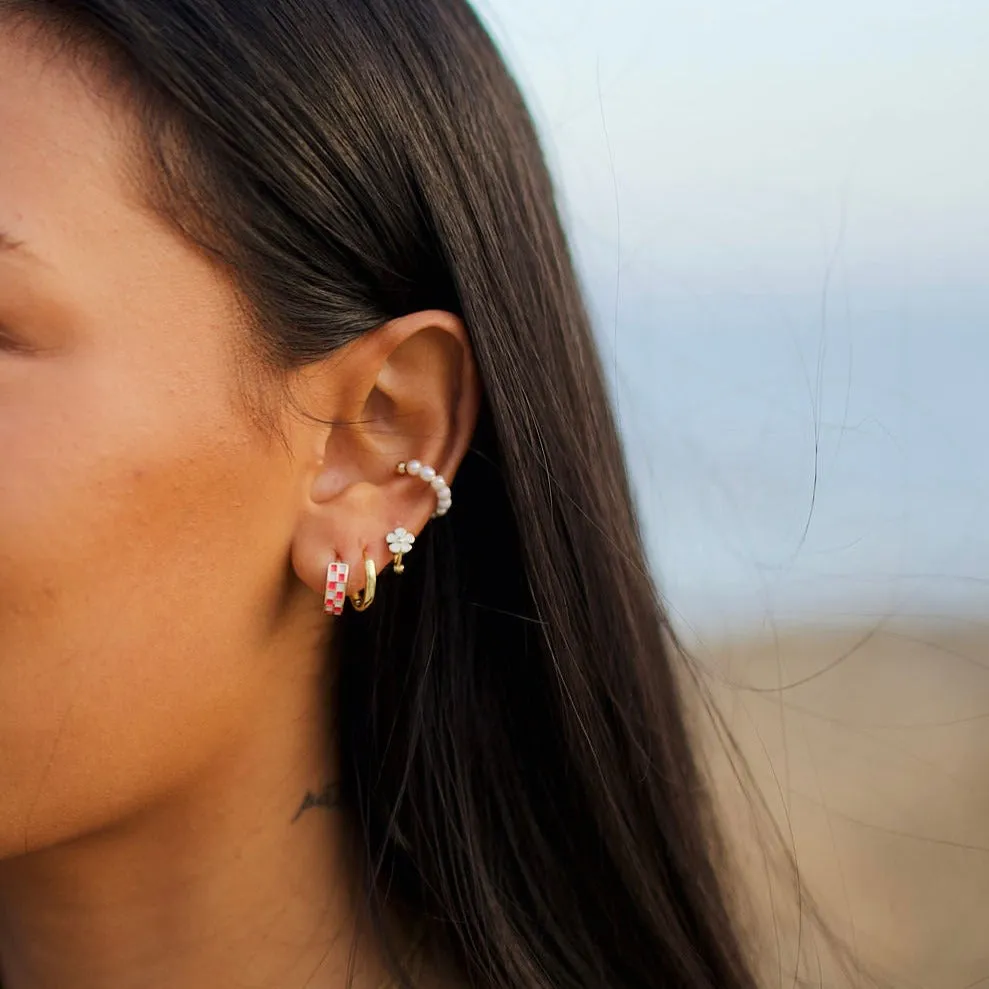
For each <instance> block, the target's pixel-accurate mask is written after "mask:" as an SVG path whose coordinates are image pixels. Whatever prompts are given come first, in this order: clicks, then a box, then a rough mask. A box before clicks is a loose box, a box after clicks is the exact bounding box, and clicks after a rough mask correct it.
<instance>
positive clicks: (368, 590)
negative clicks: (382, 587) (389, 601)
mask: <svg viewBox="0 0 989 989" xmlns="http://www.w3.org/2000/svg"><path fill="white" fill-rule="evenodd" d="M364 575H365V581H364V589H363V590H360V591H358V592H357V593H356V594H351V595H350V603H351V604H352V605H353V606H354V610H355V611H367V609H368V608H370V607H371V605H372V604H373V602H374V588H375V585H376V584H377V582H378V573H377V570H375V567H374V560H372V559H371V558H370V557H369V556H368V555H367V550H364Z"/></svg>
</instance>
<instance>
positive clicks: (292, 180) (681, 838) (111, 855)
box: [0, 0, 755, 989]
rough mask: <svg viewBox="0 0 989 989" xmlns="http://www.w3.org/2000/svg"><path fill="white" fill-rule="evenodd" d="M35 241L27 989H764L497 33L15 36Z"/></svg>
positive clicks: (24, 903) (11, 581)
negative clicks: (741, 930)
mask: <svg viewBox="0 0 989 989" xmlns="http://www.w3.org/2000/svg"><path fill="white" fill-rule="evenodd" d="M0 231H2V249H0V340H2V349H0V455H2V461H3V470H2V473H0V520H2V526H0V643H2V664H0V697H2V698H3V702H2V722H0V725H2V735H0V741H2V763H0V764H2V771H3V794H4V801H3V817H2V825H0V844H2V862H0V905H2V911H0V918H2V919H0V966H2V978H3V985H4V987H6V989H33V987H42V986H43V987H59V989H76V987H97V986H99V987H114V989H125V987H142V989H157V987H164V986H169V987H174V986H182V987H183V989H196V987H206V986H209V987H226V986H252V987H278V989H291V987H296V986H298V987H302V986H307V987H310V989H313V987H316V989H321V987H331V986H332V987H338V986H343V985H352V986H354V987H355V989H372V987H377V986H382V985H404V986H412V985H415V986H468V985H470V986H486V987H519V989H522V987H525V989H543V987H546V989H548V987H582V989H583V987H605V986H606V987H645V986H662V987H673V986H677V987H690V989H699V987H717V989H732V987H738V989H741V987H748V986H752V985H754V984H755V980H754V977H753V976H752V974H751V972H750V969H749V968H748V967H747V964H748V963H747V961H746V956H747V952H746V950H745V949H744V948H743V946H742V939H741V936H740V935H739V934H738V933H737V927H736V923H735V920H734V919H733V917H732V916H731V911H730V909H729V906H728V893H727V891H726V888H725V886H726V884H725V882H724V881H723V877H722V875H721V872H720V870H719V866H718V861H719V859H718V855H717V853H716V849H717V842H716V836H715V834H714V832H713V830H712V829H711V828H710V827H709V825H708V820H709V814H708V807H707V802H706V798H705V797H704V796H703V790H702V787H701V786H700V776H699V773H698V771H697V770H696V768H695V754H694V753H693V751H692V748H691V745H690V742H689V740H688V732H687V730H686V727H685V716H684V711H683V708H682V704H681V700H680V694H679V692H678V687H677V670H676V664H675V662H674V653H673V651H672V650H671V649H670V645H669V642H670V641H671V640H670V637H669V635H668V632H667V627H666V622H665V618H664V616H663V613H662V611H661V609H660V606H659V604H658V602H657V595H656V592H655V590H654V588H653V586H652V584H651V582H650V579H649V577H648V576H647V571H646V563H645V559H644V556H643V550H642V546H641V541H640V537H639V533H638V528H637V523H636V518H635V513H634V511H633V505H632V499H631V497H630V494H629V487H628V482H627V479H626V474H625V468H624V465H623V459H622V453H621V449H620V445H619V439H618V436H617V433H616V429H615V424H614V421H613V419H612V416H611V413H610V411H609V405H608V400H607V396H606V389H605V385H604V383H603V379H602V374H601V370H600V367H599V363H598V356H597V354H596V352H595V349H594V346H593V343H592V337H591V332H590V329H589V321H588V315H587V312H586V309H585V306H584V301H583V299H582V296H581V290H580V286H579V285H578V280H577V278H576V276H575V273H574V268H573V264H572V260H571V256H570V253H569V249H568V244H567V242H566V240H565V237H564V234H563V232H562V230H561V224H560V219H559V216H558V213H557V210H556V206H555V204H554V191H553V187H552V185H551V182H550V178H549V175H548V173H547V169H546V166H545V164H544V160H543V157H542V154H541V151H540V147H539V144H538V142H537V137H536V134H535V133H534V129H533V125H532V122H531V120H530V117H529V116H528V114H527V111H526V108H525V106H524V104H523V101H522V99H521V97H520V95H519V92H518V90H517V89H516V86H515V84H514V83H513V81H512V79H511V78H510V76H509V74H508V72H507V71H506V69H505V66H504V65H503V63H502V61H501V59H500V57H499V55H498V53H497V51H496V49H495V47H494V46H493V45H492V43H491V41H490V39H489V37H488V36H487V35H486V34H485V32H484V30H483V29H482V27H481V25H480V23H479V21H478V20H477V19H476V17H475V15H474V14H473V13H472V11H471V10H470V9H469V7H468V6H467V4H466V3H464V2H462V0H333V2H330V0H167V2H165V0H0ZM437 475H438V476H437ZM401 530H404V531H401ZM347 602H349V603H347Z"/></svg>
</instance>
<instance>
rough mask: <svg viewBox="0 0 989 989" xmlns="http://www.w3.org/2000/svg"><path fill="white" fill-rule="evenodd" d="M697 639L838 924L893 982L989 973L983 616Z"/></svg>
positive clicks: (988, 709) (971, 978)
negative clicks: (980, 619) (720, 639)
mask: <svg viewBox="0 0 989 989" xmlns="http://www.w3.org/2000/svg"><path fill="white" fill-rule="evenodd" d="M690 649H691V653H692V655H693V656H694V657H695V658H696V659H697V660H698V662H700V663H701V665H702V666H703V667H705V668H706V669H709V670H711V671H712V672H713V673H714V680H715V696H716V699H717V701H718V703H719V705H720V706H721V708H722V710H724V711H725V712H726V715H727V717H728V720H729V722H730V724H731V726H732V730H733V732H734V733H735V735H736V737H737V738H738V740H739V742H740V743H741V745H742V747H743V749H744V751H745V753H746V756H747V758H748V760H749V763H750V765H751V767H752V769H753V771H754V773H755V775H756V776H757V777H758V780H759V783H760V786H761V787H762V788H763V790H764V792H765V793H766V796H767V799H768V800H769V802H770V804H771V805H772V809H773V811H774V813H775V814H776V815H777V817H778V819H779V820H780V821H782V822H783V826H784V827H785V828H787V827H789V826H792V829H793V840H794V846H795V848H796V851H797V855H798V861H799V864H800V867H801V870H802V873H803V876H804V878H805V879H806V881H807V882H808V884H809V886H810V888H811V890H812V891H813V892H814V893H815V895H816V896H817V897H818V898H819V900H820V902H821V903H822V905H823V906H824V907H825V909H826V913H827V916H828V917H829V919H830V920H831V921H832V923H833V925H834V927H835V929H836V930H837V932H838V933H839V934H840V935H841V936H842V937H843V938H844V939H845V940H847V941H848V942H849V943H850V944H852V945H853V946H855V947H857V949H858V951H859V953H860V954H861V955H862V956H863V957H865V958H867V959H869V960H870V961H874V962H878V963H879V964H880V965H882V966H883V968H884V970H885V974H887V975H888V976H889V977H890V978H891V979H892V980H893V984H895V985H898V986H924V987H930V989H976V987H983V986H985V987H989V624H982V623H978V622H974V621H973V622H969V623H965V622H959V621H957V620H956V621H954V622H952V623H950V624H949V623H946V622H936V621H930V622H927V623H925V625H923V626H921V625H919V624H917V623H913V624H912V625H907V624H906V623H904V622H902V621H900V622H891V621H888V622H886V623H884V624H882V625H877V626H876V627H873V628H869V627H867V628H863V629H860V630H856V631H835V630H833V629H832V630H827V629H821V630H817V631H815V630H813V629H801V630H799V631H779V632H777V633H775V634H773V633H771V632H769V633H765V634H760V635H755V636H751V637H737V638H735V639H733V640H732V641H730V642H722V643H713V642H710V641H708V642H705V643H702V644H699V645H697V644H693V643H691V644H690ZM781 686H782V687H783V689H782V690H781V689H780V687H781ZM737 813H738V812H737V810H735V811H733V810H729V811H728V816H729V820H730V821H731V822H734V821H736V820H738V818H737V817H733V816H732V815H734V814H737ZM787 818H789V822H790V824H789V825H788V824H787ZM738 830H739V833H740V834H741V833H743V830H744V829H743V828H741V827H739V829H738ZM750 857H751V862H750V864H751V865H753V866H754V867H755V868H756V871H757V872H758V869H759V866H758V862H759V856H758V854H753V855H751V856H750ZM790 973H791V975H790V979H788V980H787V981H786V982H785V983H784V984H785V985H790V984H791V982H792V968H791V969H790Z"/></svg>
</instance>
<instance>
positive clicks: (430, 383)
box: [292, 309, 481, 596]
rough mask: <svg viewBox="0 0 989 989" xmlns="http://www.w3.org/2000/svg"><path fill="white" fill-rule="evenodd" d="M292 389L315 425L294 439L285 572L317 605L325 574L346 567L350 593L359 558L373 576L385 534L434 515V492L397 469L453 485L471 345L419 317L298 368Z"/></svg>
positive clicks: (467, 403) (462, 335)
mask: <svg viewBox="0 0 989 989" xmlns="http://www.w3.org/2000/svg"><path fill="white" fill-rule="evenodd" d="M300 383H301V384H302V389H303V392H304V394H303V395H302V396H300V397H301V400H302V401H303V402H304V403H305V409H306V411H308V412H310V413H312V414H313V415H314V416H316V415H318V417H319V419H320V420H324V421H323V422H320V423H319V426H318V427H317V426H313V427H311V429H309V430H307V431H306V432H305V438H304V440H303V444H304V445H303V454H302V456H301V457H300V458H299V463H300V467H301V468H302V472H301V483H302V488H303V490H302V492H301V494H302V499H301V508H300V513H299V520H298V525H297V527H296V531H295V533H294V538H293V545H292V562H293V566H294V568H295V571H296V574H297V575H298V577H299V578H300V580H302V581H303V582H304V583H305V584H307V585H308V586H309V587H311V588H312V589H313V590H314V591H316V592H317V593H318V594H319V595H320V596H322V594H323V590H324V584H325V580H326V568H327V565H328V564H329V563H330V562H332V561H334V560H339V561H341V562H344V563H347V564H349V565H350V574H351V579H350V584H349V586H348V588H347V591H348V593H354V592H355V591H357V590H360V589H361V588H362V587H363V586H364V553H365V552H366V553H367V556H368V558H369V559H371V560H372V561H373V562H374V565H375V568H376V569H377V570H378V571H379V572H380V571H381V570H383V569H384V568H385V567H386V565H387V564H388V563H389V562H390V561H391V559H392V555H393V554H392V553H391V552H390V550H389V548H388V542H387V539H386V536H387V535H388V533H389V532H392V531H394V530H395V529H396V528H398V527H402V528H404V529H406V530H407V531H409V532H410V533H412V534H413V536H415V535H418V534H419V533H420V532H421V531H422V529H423V528H424V527H425V526H426V525H427V524H428V523H429V521H430V516H431V515H432V513H433V512H434V511H435V510H436V507H437V491H436V490H435V488H434V487H433V486H432V485H431V484H429V483H424V479H421V478H419V477H416V476H411V475H409V474H407V473H405V474H401V473H399V472H398V470H397V467H398V464H399V463H403V462H409V461H413V460H417V461H419V462H420V463H422V464H423V465H428V466H430V467H432V468H433V469H434V470H435V471H436V473H437V474H439V475H441V476H442V477H443V478H444V479H445V480H446V482H447V484H452V483H453V479H454V477H455V475H456V472H457V469H458V467H459V465H460V463H461V461H462V460H463V458H464V455H465V454H466V452H467V449H468V447H469V445H470V442H471V438H472V436H473V434H474V429H475V426H476V424H477V416H478V411H479V409H480V404H481V386H480V381H479V378H478V374H477V369H476V366H475V363H474V358H473V354H472V351H471V347H470V341H469V339H468V336H467V332H466V329H465V328H464V325H463V322H462V320H461V319H460V318H459V317H457V316H455V315H453V314H452V313H449V312H445V311H443V310H434V309H430V310H423V311H421V312H416V313H411V314H409V315H407V316H402V317H400V318H398V319H395V320H391V321H389V322H388V323H385V324H384V325H383V326H381V327H379V328H378V329H376V330H372V331H371V332H369V333H367V334H365V335H364V336H363V337H361V338H359V339H358V340H356V341H354V342H353V343H351V344H348V345H347V346H346V347H344V348H343V349H342V351H340V352H337V353H335V354H333V355H331V356H330V357H327V358H326V359H325V360H324V361H321V362H319V363H318V364H316V365H309V366H308V367H307V368H306V369H305V370H304V372H303V373H302V378H300ZM327 422H332V423H333V425H327ZM310 451H311V452H310ZM313 454H315V456H313ZM307 456H308V463H307V462H306V460H307ZM434 524H442V520H441V519H440V518H438V519H436V521H435V522H434Z"/></svg>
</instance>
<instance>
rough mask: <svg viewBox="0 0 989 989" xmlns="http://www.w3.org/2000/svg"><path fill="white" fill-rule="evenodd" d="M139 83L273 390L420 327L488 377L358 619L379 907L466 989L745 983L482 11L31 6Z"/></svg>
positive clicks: (631, 547)
mask: <svg viewBox="0 0 989 989" xmlns="http://www.w3.org/2000/svg"><path fill="white" fill-rule="evenodd" d="M2 6H3V7H4V8H6V9H7V10H8V11H9V10H12V9H14V10H18V11H20V12H22V13H27V14H28V15H29V16H30V17H32V18H34V19H37V20H38V21H39V23H42V24H44V25H46V27H47V29H50V30H51V31H53V32H54V35H53V36H61V37H62V38H63V39H69V38H74V39H77V40H78V39H85V40H88V41H97V42H98V43H99V44H98V46H97V48H95V49H94V48H93V47H92V46H89V47H88V49H87V50H89V51H90V52H93V51H96V52H98V57H99V58H100V59H105V60H106V61H107V62H108V63H111V62H112V64H113V66H114V67H115V69H116V70H117V75H118V76H119V78H121V79H124V80H126V84H127V87H128V90H129V95H130V97H131V98H132V100H133V102H134V105H135V107H136V108H137V110H138V111H139V113H138V117H139V119H140V121H141V124H142V127H143V135H144V138H145V141H144V145H143V150H145V151H147V152H148V155H149V156H150V157H149V159H148V160H149V161H150V162H151V163H152V165H153V169H152V170H151V172H152V177H153V182H150V181H149V183H148V184H147V190H148V197H149V200H151V201H152V202H153V203H154V205H155V207H156V208H157V209H158V210H160V211H161V212H162V213H163V214H165V215H167V216H168V217H169V218H170V219H171V220H172V221H173V222H175V223H176V224H177V225H178V226H179V227H180V228H181V229H182V230H183V231H184V232H185V233H186V234H187V235H188V236H189V237H191V238H193V239H194V240H195V241H197V242H198V243H200V244H201V245H202V246H203V247H204V249H207V250H209V251H210V252H211V253H212V254H213V255H215V256H216V257H217V258H218V259H219V260H220V261H221V262H222V263H223V264H224V265H227V266H228V267H229V270H230V272H231V274H232V277H233V278H234V279H235V280H236V283H237V284H238V285H239V286H240V287H241V289H242V291H243V294H244V296H245V298H246V300H248V302H249V304H250V309H251V312H252V314H253V316H254V317H255V319H254V321H253V326H254V332H253V335H252V336H251V339H250V354H251V355H252V362H249V363H246V364H245V365H244V366H245V368H247V367H256V368H259V369H263V371H264V372H265V373H266V374H269V375H271V377H272V378H275V377H276V376H277V374H278V373H280V372H284V371H286V370H288V369H292V368H298V367H300V366H302V365H304V364H306V363H307V362H312V361H316V360H320V359H322V358H324V357H325V356H326V355H327V354H329V353H330V352H332V351H333V350H334V349H335V348H337V347H339V346H341V345H342V344H345V343H346V342H348V341H349V340H352V339H354V338H355V337H357V336H359V335H360V334H362V333H365V332H367V331H369V330H372V329H374V328H375V327H377V326H379V325H381V324H382V323H383V322H385V321H386V320H389V319H392V318H395V317H398V316H401V315H403V314H405V313H409V312H413V311H417V310H420V309H425V308H439V309H445V310H449V311H451V312H453V313H456V314H457V315H458V316H460V317H462V318H463V320H464V322H465V325H466V327H467V329H468V331H469V334H470V339H471V343H472V347H473V350H474V354H475V357H476V361H477V365H478V367H479V370H480V374H481V378H482V381H483V387H484V403H483V409H482V412H481V417H480V421H479V425H478V428H477V432H476V435H475V437H474V441H473V444H472V447H471V450H470V452H469V454H468V456H467V457H466V459H465V461H464V463H463V465H462V469H461V470H460V472H459V473H458V475H457V479H456V484H455V495H456V499H455V500H456V508H455V510H454V511H453V512H451V513H450V515H449V516H448V517H447V518H446V519H444V521H443V523H442V524H434V525H430V526H428V527H427V528H426V530H425V531H424V532H423V534H422V536H421V538H420V540H419V542H417V548H416V552H415V554H413V555H412V556H411V557H410V559H409V561H408V574H407V575H406V577H405V578H404V579H403V580H402V582H401V583H399V582H398V581H385V582H384V584H383V586H382V587H381V589H380V590H379V599H378V602H377V603H376V605H375V607H374V608H372V609H371V610H370V611H368V612H367V613H366V614H355V613H348V615H347V617H346V618H344V619H343V620H342V621H341V626H342V635H341V641H340V643H339V656H338V657H337V660H338V664H339V673H338V677H337V680H336V682H335V683H334V688H333V691H332V693H331V694H330V699H329V701H328V702H330V703H332V704H334V705H335V708H336V712H337V719H336V721H337V724H338V729H339V733H340V734H339V740H338V743H339V746H340V750H341V752H342V766H343V774H344V776H343V786H344V787H345V789H346V791H347V792H348V793H349V795H350V798H351V800H352V806H353V807H354V808H356V812H355V823H356V826H357V829H358V833H359V836H360V847H361V849H362V855H363V856H364V861H365V865H366V868H365V869H364V870H363V875H364V882H365V884H366V890H365V892H366V899H367V905H368V907H369V909H370V911H371V913H372V915H373V916H375V917H377V918H379V920H381V919H383V918H384V917H385V916H386V915H387V914H388V912H389V911H390V910H391V909H392V908H393V907H394V908H396V909H397V908H401V909H402V910H403V911H411V912H412V913H413V914H414V915H415V916H417V917H419V918H421V920H422V922H423V923H425V924H426V925H427V926H428V927H429V929H430V932H431V933H432V934H434V935H436V937H437V938H438V939H440V940H441V941H442V943H444V944H445V945H446V946H447V950H448V951H449V952H450V955H451V958H452V960H453V962H454V963H455V964H456V965H457V967H458V968H459V970H460V972H461V973H462V975H463V980H464V982H465V983H466V984H469V985H472V986H484V987H499V989H502V987H512V989H549V987H554V989H564V987H573V989H600V987H609V989H633V987H634V989H645V987H647V986H648V987H655V986H662V987H664V989H673V987H684V989H688V987H689V989H702V987H704V989H749V987H752V986H754V985H755V978H754V976H753V975H752V972H751V970H750V968H749V965H748V962H747V960H746V952H745V951H744V950H743V947H742V943H741V937H740V935H739V934H738V929H737V925H736V920H735V918H733V916H732V912H731V910H730V909H729V905H728V903H729V897H728V892H727V890H726V889H725V883H724V881H723V877H722V875H721V874H720V871H719V862H720V861H721V860H720V851H719V849H720V845H719V842H718V836H717V831H716V829H715V827H714V824H713V818H712V814H711V807H710V803H709V799H708V797H707V795H706V791H705V788H704V786H703V782H702V779H701V776H700V774H699V772H698V768H697V764H696V758H695V757H696V753H695V751H694V747H693V746H692V744H691V740H690V733H689V731H688V728H687V725H686V723H685V709H684V704H683V700H682V690H681V686H680V685H679V680H680V673H681V672H683V671H682V670H678V669H677V663H678V662H679V660H678V657H679V653H678V652H677V651H676V649H675V648H674V646H673V643H674V639H673V637H672V635H671V633H670V630H669V627H668V625H667V621H666V619H665V617H664V614H663V611H662V609H661V607H660V603H659V600H658V596H657V593H656V589H655V587H654V585H653V582H652V580H651V578H650V576H649V572H648V569H647V564H646V560H645V557H644V553H643V548H642V541H641V538H640V533H639V529H638V525H637V520H636V514H635V510H634V506H633V499H632V496H631V493H630V489H629V482H628V479H627V475H626V469H625V463H624V459H623V452H622V448H621V445H620V441H619V436H618V432H617V429H616V425H615V422H614V419H613V415H612V412H611V408H610V404H609V400H608V395H607V390H606V387H605V383H604V379H603V375H602V371H601V368H600V366H599V359H598V354H597V352H596V349H595V346H594V343H593V339H592V332H591V326H590V320H589V317H588V312H587V309H586V308H585V302H584V299H583V295H582V289H581V286H580V284H579V282H578V279H577V276H576V275H575V270H574V265H573V261H572V257H571V253H570V248H569V245H568V242H567V239H566V236H565V233H564V230H563V228H562V225H561V220H560V216H559V212H558V209H557V205H556V202H555V195H554V187H553V184H552V181H551V178H550V175H549V173H548V170H547V167H546V164H545V162H544V158H543V154H542V151H541V148H540V144H539V140H538V138H537V134H536V132H535V129H534V126H533V123H532V120H531V118H530V115H529V113H528V111H527V108H526V105H525V103H524V101H523V98H522V96H521V95H520V93H519V90H518V89H517V87H516V84H515V83H514V81H513V80H512V78H511V76H510V74H509V72H508V71H507V69H506V67H505V65H504V63H503V61H502V58H501V57H500V55H499V52H498V51H497V49H496V47H495V45H494V44H493V43H492V41H491V39H490V37H489V36H488V34H487V33H486V31H485V30H484V28H483V27H482V25H481V23H480V21H479V20H478V18H477V17H476V15H475V14H474V12H473V11H472V10H471V8H470V7H469V6H468V4H467V3H466V2H464V0H333V2H329V0H167V2H165V0H16V2H14V3H11V2H10V0H5V2H4V4H3V5H2Z"/></svg>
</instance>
